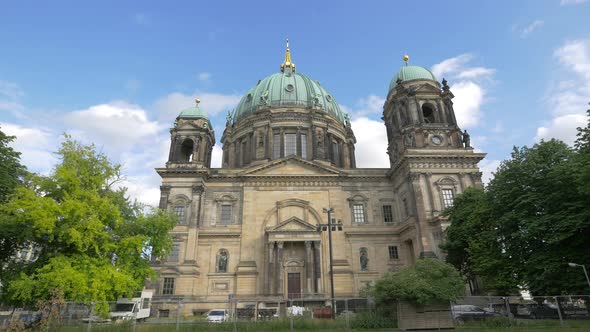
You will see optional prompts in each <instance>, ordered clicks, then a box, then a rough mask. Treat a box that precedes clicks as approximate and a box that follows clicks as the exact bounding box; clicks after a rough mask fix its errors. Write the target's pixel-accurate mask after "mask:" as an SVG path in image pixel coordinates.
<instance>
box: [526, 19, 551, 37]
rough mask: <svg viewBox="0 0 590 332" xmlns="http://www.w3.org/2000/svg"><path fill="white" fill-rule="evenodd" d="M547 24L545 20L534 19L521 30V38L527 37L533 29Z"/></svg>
mask: <svg viewBox="0 0 590 332" xmlns="http://www.w3.org/2000/svg"><path fill="white" fill-rule="evenodd" d="M543 25H545V21H543V20H534V21H533V22H531V24H529V25H527V26H526V27H524V28H522V30H520V38H527V37H528V36H529V35H530V34H531V33H533V31H535V30H537V29H539V28H541V27H542V26H543Z"/></svg>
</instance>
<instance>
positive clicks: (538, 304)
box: [451, 295, 590, 330]
mask: <svg viewBox="0 0 590 332" xmlns="http://www.w3.org/2000/svg"><path fill="white" fill-rule="evenodd" d="M451 313H452V315H453V320H454V322H455V325H457V326H469V327H473V328H477V327H482V328H490V327H555V328H558V327H565V326H567V327H580V328H586V329H587V330H590V296H589V295H567V296H535V297H531V298H522V297H517V296H504V297H500V296H470V297H464V298H461V299H459V300H457V301H456V302H454V303H451Z"/></svg>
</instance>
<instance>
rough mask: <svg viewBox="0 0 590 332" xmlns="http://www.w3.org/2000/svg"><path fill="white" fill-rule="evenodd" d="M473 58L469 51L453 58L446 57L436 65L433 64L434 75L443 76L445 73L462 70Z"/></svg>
mask: <svg viewBox="0 0 590 332" xmlns="http://www.w3.org/2000/svg"><path fill="white" fill-rule="evenodd" d="M471 59H473V56H472V55H471V54H469V53H465V54H461V55H458V56H456V57H453V58H449V59H445V60H443V61H441V62H439V63H437V64H435V65H434V66H432V69H431V70H432V73H433V74H434V76H436V77H438V78H439V79H440V78H443V77H444V76H445V74H450V73H456V72H460V71H462V69H463V68H464V67H465V65H466V64H467V63H468V62H469V61H471Z"/></svg>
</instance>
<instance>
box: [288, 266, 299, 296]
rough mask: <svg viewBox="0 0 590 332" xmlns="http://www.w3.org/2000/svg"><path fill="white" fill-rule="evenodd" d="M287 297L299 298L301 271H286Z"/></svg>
mask: <svg viewBox="0 0 590 332" xmlns="http://www.w3.org/2000/svg"><path fill="white" fill-rule="evenodd" d="M287 297H288V298H290V299H299V298H301V273H299V272H296V273H287Z"/></svg>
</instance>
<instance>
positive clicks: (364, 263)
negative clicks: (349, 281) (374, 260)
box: [360, 248, 369, 271]
mask: <svg viewBox="0 0 590 332" xmlns="http://www.w3.org/2000/svg"><path fill="white" fill-rule="evenodd" d="M360 253H361V256H360V261H361V271H367V270H368V266H369V257H367V256H368V255H367V249H365V248H361V252H360Z"/></svg>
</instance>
